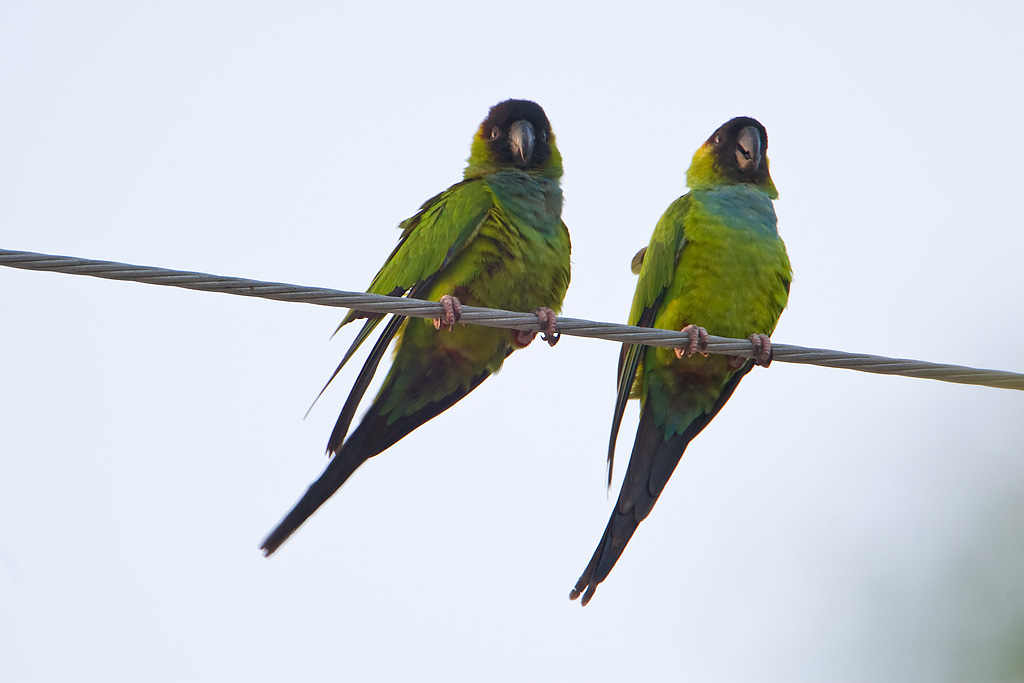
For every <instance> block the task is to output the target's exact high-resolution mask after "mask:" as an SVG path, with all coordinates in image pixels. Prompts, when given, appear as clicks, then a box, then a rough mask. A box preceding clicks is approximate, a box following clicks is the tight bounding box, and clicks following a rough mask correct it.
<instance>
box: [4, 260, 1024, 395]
mask: <svg viewBox="0 0 1024 683" xmlns="http://www.w3.org/2000/svg"><path fill="white" fill-rule="evenodd" d="M0 266H8V267H10V268H21V269H24V270H42V271H52V272H57V273H67V274H69V275H88V276H91V277H98V278H105V279H108V280H129V281H132V282H142V283H146V284H151V285H164V286H168V287H181V288H184V289H198V290H200V291H204V292H223V293H225V294H237V295H239V296H252V297H258V298H262V299H274V300H277V301H298V302H302V303H308V304H316V305H319V306H335V307H339V308H352V309H355V310H357V311H363V312H367V313H396V314H399V315H405V316H410V317H414V318H437V317H439V316H441V315H442V314H443V310H442V308H441V305H440V304H439V303H437V302H430V301H421V300H419V299H407V298H404V297H391V296H380V295H378V294H367V293H365V292H345V291H341V290H337V289H328V288H325V287H303V286H300V285H290V284H284V283H280V282H264V281H261V280H249V279H247V278H240V277H224V276H221V275H210V274H208V273H195V272H188V271H181V270H170V269H168V268H153V267H150V266H133V265H129V264H126V263H117V262H116V261H94V260H91V259H83V258H75V257H71V256H53V255H50V254H38V253H34V252H30V251H12V250H8V249H0ZM461 320H462V322H464V323H473V324H475V325H486V326H488V327H501V328H505V329H513V330H533V331H540V323H539V322H538V320H537V316H536V315H534V314H533V313H515V312H512V311H502V310H498V309H494V308H479V307H476V306H463V307H462V319H461ZM558 332H559V333H560V334H566V335H570V336H575V337H592V338H598V339H607V340H609V341H618V342H629V343H631V344H645V345H647V346H662V347H666V348H681V347H685V346H686V345H687V343H688V342H689V338H688V337H687V335H685V334H683V333H681V332H673V331H671V330H659V329H652V328H649V327H633V326H631V325H620V324H616V323H602V322H593V321H590V320H579V319H576V318H563V317H561V316H560V317H559V318H558ZM707 350H708V352H709V353H719V354H726V355H729V356H743V357H745V358H750V357H751V356H752V355H753V348H752V346H751V343H750V342H749V341H748V340H746V339H728V338H725V337H715V336H709V337H708V347H707ZM772 352H773V360H774V361H776V362H780V363H804V364H809V365H820V366H823V367H829V368H843V369H846V370H859V371H860V372H872V373H876V374H880V375H901V376H903V377H919V378H923V379H935V380H940V381H943V382H954V383H957V384H976V385H981V386H987V387H995V388H1000V389H1016V390H1018V391H1024V375H1021V374H1017V373H1013V372H1005V371H1002V370H981V369H977V368H969V367H965V366H962V365H946V364H943V363H928V362H925V361H919V360H907V359H903V358H887V357H885V356H873V355H869V354H864V353H846V352H843V351H832V350H829V349H812V348H805V347H802V346H793V345H791V344H777V343H774V342H773V343H772Z"/></svg>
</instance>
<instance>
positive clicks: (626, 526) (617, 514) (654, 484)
mask: <svg viewBox="0 0 1024 683" xmlns="http://www.w3.org/2000/svg"><path fill="white" fill-rule="evenodd" d="M653 413H654V411H653V410H649V409H648V408H647V407H645V408H644V409H643V411H642V412H641V415H640V424H639V425H638V427H637V431H636V440H635V441H634V442H633V452H632V454H630V456H629V468H628V469H627V470H626V477H625V478H624V479H623V480H622V489H621V490H620V491H619V498H618V500H617V501H616V503H615V508H614V509H613V510H612V514H611V518H610V519H609V520H608V526H606V527H605V530H604V535H603V536H601V541H600V542H599V543H598V544H597V550H596V551H594V556H593V557H592V558H590V564H588V565H587V568H586V569H585V570H584V572H583V575H582V576H580V580H579V581H577V582H576V587H575V588H573V589H572V591H571V592H570V593H569V598H570V599H572V600H575V599H576V598H578V597H580V596H581V595H582V596H583V600H582V604H583V605H586V604H587V603H588V602H590V599H591V598H592V597H594V591H596V590H597V584H599V583H601V582H602V581H604V580H605V579H606V578H608V574H609V573H611V571H612V567H614V566H615V563H616V562H618V560H619V557H620V556H621V555H622V551H624V550H625V549H626V544H627V543H629V539H630V538H632V537H633V533H634V532H635V531H636V530H637V527H639V526H640V522H642V521H644V520H645V519H646V518H647V515H649V514H650V513H651V510H652V509H653V508H654V504H655V503H656V502H657V500H658V496H660V495H661V492H662V490H664V488H665V484H666V483H668V479H669V477H671V476H672V472H673V471H674V470H675V468H676V465H677V464H678V463H679V459H680V458H681V457H682V456H683V451H684V450H686V446H687V444H688V443H690V440H691V439H693V437H694V436H696V433H691V430H689V429H688V430H686V432H684V433H683V434H677V435H675V436H673V437H672V438H670V439H668V440H667V441H666V440H665V438H664V436H663V434H662V431H661V430H660V429H658V428H657V427H655V426H654V416H653ZM698 431H699V430H698Z"/></svg>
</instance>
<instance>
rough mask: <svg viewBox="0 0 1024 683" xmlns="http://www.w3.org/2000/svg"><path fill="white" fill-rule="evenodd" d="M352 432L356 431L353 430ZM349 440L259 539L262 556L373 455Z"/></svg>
mask: <svg viewBox="0 0 1024 683" xmlns="http://www.w3.org/2000/svg"><path fill="white" fill-rule="evenodd" d="M354 436H356V435H355V434H353V437H354ZM352 441H353V439H349V441H348V443H346V444H345V447H344V448H342V449H341V450H340V451H339V452H338V454H337V455H336V456H334V458H332V459H331V462H330V463H329V464H328V465H327V469H325V470H324V473H323V474H321V475H320V478H319V479H317V480H316V481H314V482H313V483H312V484H310V485H309V488H308V489H306V493H305V494H304V495H303V496H302V498H300V499H299V502H298V503H296V504H295V507H293V508H292V509H291V511H290V512H289V513H288V514H287V515H285V518H284V519H282V520H281V523H280V524H278V525H277V528H275V529H274V530H273V531H271V532H270V534H269V535H268V536H267V537H266V538H265V539H263V543H262V544H261V545H260V549H261V550H262V551H263V556H264V557H270V555H271V554H273V552H274V551H275V550H277V549H278V548H280V547H281V544H282V543H284V542H285V541H287V540H288V537H289V536H291V535H292V534H293V533H295V530H296V529H298V528H299V527H300V526H302V523H303V522H305V521H306V520H307V519H309V517H310V515H312V514H313V513H314V512H316V511H317V509H319V507H320V506H321V505H323V504H324V503H325V502H327V499H328V498H330V497H331V496H333V495H334V494H335V492H336V491H337V490H338V489H340V488H341V485H342V484H344V483H345V482H346V481H347V480H348V478H349V477H351V476H352V473H353V472H355V471H356V469H358V468H359V466H360V465H362V464H363V463H364V462H366V461H367V460H369V459H370V458H371V457H373V456H374V455H376V453H369V454H367V453H366V452H365V450H364V449H361V448H349V444H350V443H351V442H352ZM378 452H379V451H378Z"/></svg>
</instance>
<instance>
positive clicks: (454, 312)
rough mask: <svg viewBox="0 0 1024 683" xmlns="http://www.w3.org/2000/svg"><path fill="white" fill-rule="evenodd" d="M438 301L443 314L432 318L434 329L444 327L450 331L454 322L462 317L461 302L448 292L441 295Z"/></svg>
mask: <svg viewBox="0 0 1024 683" xmlns="http://www.w3.org/2000/svg"><path fill="white" fill-rule="evenodd" d="M439 303H440V304H441V306H442V307H443V308H444V316H442V317H440V318H436V319H435V320H434V329H435V330H440V329H441V328H442V327H444V328H446V329H447V330H448V331H449V332H450V331H451V329H452V327H453V326H454V325H455V323H457V322H459V318H461V317H462V303H461V302H460V301H459V300H458V299H457V298H456V297H454V296H451V295H450V294H445V295H444V296H442V297H441V299H440V301H439Z"/></svg>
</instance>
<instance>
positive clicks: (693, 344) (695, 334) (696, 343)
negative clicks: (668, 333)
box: [675, 325, 708, 358]
mask: <svg viewBox="0 0 1024 683" xmlns="http://www.w3.org/2000/svg"><path fill="white" fill-rule="evenodd" d="M679 331H680V332H683V333H685V334H686V335H687V336H688V337H690V343H688V344H687V345H686V348H685V349H675V352H676V358H682V357H683V356H686V357H687V358H689V357H690V356H692V355H693V354H695V353H699V354H700V355H702V356H704V357H705V358H706V357H707V355H708V354H707V351H706V350H705V349H707V348H708V331H707V330H705V329H704V328H703V327H697V326H696V325H687V326H686V327H684V328H683V329H681V330H679Z"/></svg>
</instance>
